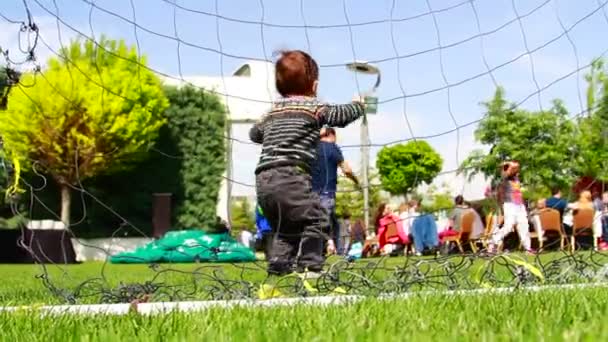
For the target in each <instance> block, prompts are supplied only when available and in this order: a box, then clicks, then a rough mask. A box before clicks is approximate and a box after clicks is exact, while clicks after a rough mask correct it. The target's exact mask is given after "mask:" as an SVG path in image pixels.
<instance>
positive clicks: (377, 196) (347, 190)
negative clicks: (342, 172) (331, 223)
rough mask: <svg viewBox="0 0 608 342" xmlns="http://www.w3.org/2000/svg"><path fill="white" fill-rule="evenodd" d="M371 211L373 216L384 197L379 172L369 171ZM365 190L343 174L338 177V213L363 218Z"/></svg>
mask: <svg viewBox="0 0 608 342" xmlns="http://www.w3.org/2000/svg"><path fill="white" fill-rule="evenodd" d="M369 184H370V187H369V212H370V217H373V215H374V212H375V210H376V208H378V206H379V205H380V202H382V200H383V198H382V195H381V193H380V187H379V180H378V174H377V173H376V172H370V173H369ZM363 205H364V200H363V191H361V190H360V189H359V188H357V187H355V186H354V184H353V182H352V181H351V180H350V179H348V178H346V177H344V176H342V177H339V178H338V193H337V194H336V214H337V215H338V217H343V216H344V215H345V214H349V215H350V216H351V219H353V220H356V219H363V215H364V214H365V213H364V208H363Z"/></svg>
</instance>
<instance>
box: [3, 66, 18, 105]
mask: <svg viewBox="0 0 608 342" xmlns="http://www.w3.org/2000/svg"><path fill="white" fill-rule="evenodd" d="M20 76H21V73H19V72H18V71H16V70H13V69H10V68H8V67H6V66H3V67H0V110H4V109H6V104H7V102H8V94H9V92H10V90H11V88H12V87H13V86H14V85H15V84H16V83H17V82H18V80H19V77H20Z"/></svg>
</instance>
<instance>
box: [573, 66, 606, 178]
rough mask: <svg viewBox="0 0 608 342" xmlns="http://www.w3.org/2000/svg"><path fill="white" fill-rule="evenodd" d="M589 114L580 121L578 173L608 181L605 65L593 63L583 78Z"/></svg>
mask: <svg viewBox="0 0 608 342" xmlns="http://www.w3.org/2000/svg"><path fill="white" fill-rule="evenodd" d="M586 80H587V84H588V88H587V106H588V108H587V110H588V115H587V116H585V117H583V118H582V119H581V120H580V121H579V129H580V135H579V138H578V139H577V142H578V146H577V147H578V151H577V152H578V153H577V154H576V165H577V171H578V173H579V174H580V175H582V176H590V177H593V178H597V179H600V180H601V181H604V182H606V181H608V162H607V161H608V78H606V74H605V67H604V62H603V61H602V60H595V61H594V62H593V63H592V67H591V72H590V73H589V74H588V75H587V76H586Z"/></svg>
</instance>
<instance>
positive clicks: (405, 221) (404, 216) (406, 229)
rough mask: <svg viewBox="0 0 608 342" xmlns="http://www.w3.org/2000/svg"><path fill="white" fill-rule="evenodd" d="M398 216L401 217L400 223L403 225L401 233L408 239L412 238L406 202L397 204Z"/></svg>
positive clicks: (408, 208)
mask: <svg viewBox="0 0 608 342" xmlns="http://www.w3.org/2000/svg"><path fill="white" fill-rule="evenodd" d="M399 218H400V219H401V224H402V225H403V233H404V234H405V235H406V236H407V237H408V238H409V240H410V241H412V240H413V238H412V232H411V231H410V227H411V226H412V225H411V222H410V221H411V220H410V207H409V206H408V205H407V203H402V204H401V205H400V206H399Z"/></svg>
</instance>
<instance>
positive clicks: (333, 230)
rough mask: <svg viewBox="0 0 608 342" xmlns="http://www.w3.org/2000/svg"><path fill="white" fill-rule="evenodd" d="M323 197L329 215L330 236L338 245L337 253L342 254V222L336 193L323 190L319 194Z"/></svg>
mask: <svg viewBox="0 0 608 342" xmlns="http://www.w3.org/2000/svg"><path fill="white" fill-rule="evenodd" d="M319 197H320V198H321V207H323V209H325V210H326V211H327V215H328V217H329V232H328V235H329V237H330V238H331V239H332V240H334V244H335V245H336V253H338V254H342V252H343V251H341V250H340V249H342V248H340V222H339V221H338V216H337V215H336V194H335V193H330V192H322V193H320V194H319Z"/></svg>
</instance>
